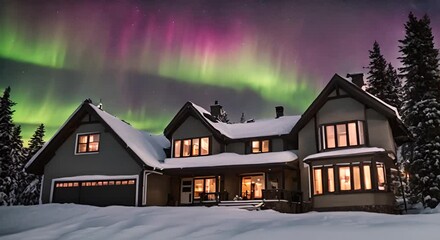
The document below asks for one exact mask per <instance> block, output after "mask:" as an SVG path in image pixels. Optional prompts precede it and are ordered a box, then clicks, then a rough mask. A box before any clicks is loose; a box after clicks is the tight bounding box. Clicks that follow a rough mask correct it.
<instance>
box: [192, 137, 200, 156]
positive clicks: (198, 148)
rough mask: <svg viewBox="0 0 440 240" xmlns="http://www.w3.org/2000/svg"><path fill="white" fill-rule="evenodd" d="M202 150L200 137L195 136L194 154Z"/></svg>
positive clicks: (196, 154)
mask: <svg viewBox="0 0 440 240" xmlns="http://www.w3.org/2000/svg"><path fill="white" fill-rule="evenodd" d="M199 151H200V140H199V138H194V139H193V140H192V155H193V156H198V155H199Z"/></svg>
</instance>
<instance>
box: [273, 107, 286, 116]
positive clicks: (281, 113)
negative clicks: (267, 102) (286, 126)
mask: <svg viewBox="0 0 440 240" xmlns="http://www.w3.org/2000/svg"><path fill="white" fill-rule="evenodd" d="M275 112H276V117H275V118H279V117H282V116H284V107H283V106H277V107H275Z"/></svg>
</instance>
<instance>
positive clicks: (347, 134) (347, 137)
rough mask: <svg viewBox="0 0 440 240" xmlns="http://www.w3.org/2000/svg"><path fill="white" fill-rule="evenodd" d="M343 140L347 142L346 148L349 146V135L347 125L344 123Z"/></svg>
mask: <svg viewBox="0 0 440 240" xmlns="http://www.w3.org/2000/svg"><path fill="white" fill-rule="evenodd" d="M345 133H346V135H345V139H346V141H347V147H349V146H350V138H349V134H350V130H349V129H348V123H345Z"/></svg>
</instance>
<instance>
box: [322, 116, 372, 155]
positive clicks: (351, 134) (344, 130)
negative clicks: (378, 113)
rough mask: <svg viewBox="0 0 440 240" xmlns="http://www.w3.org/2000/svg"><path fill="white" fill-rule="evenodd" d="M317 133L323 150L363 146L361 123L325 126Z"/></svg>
mask: <svg viewBox="0 0 440 240" xmlns="http://www.w3.org/2000/svg"><path fill="white" fill-rule="evenodd" d="M319 132H320V133H321V139H320V143H321V146H320V148H321V149H323V150H326V149H331V148H344V147H352V146H362V145H365V139H364V138H365V135H364V122H363V121H350V122H343V123H337V124H325V125H322V126H321V128H320V131H319Z"/></svg>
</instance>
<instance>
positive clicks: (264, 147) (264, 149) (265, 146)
mask: <svg viewBox="0 0 440 240" xmlns="http://www.w3.org/2000/svg"><path fill="white" fill-rule="evenodd" d="M261 151H262V152H269V140H264V141H261Z"/></svg>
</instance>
